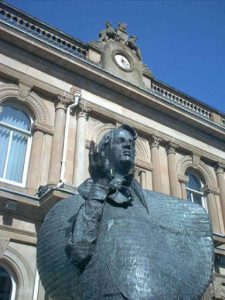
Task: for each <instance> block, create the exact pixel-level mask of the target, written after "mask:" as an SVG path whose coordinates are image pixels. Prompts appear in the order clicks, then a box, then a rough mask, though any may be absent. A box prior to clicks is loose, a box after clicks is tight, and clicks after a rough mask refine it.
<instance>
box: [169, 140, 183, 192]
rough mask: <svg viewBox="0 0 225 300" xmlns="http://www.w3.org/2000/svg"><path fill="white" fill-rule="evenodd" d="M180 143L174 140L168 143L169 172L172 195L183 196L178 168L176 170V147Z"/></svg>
mask: <svg viewBox="0 0 225 300" xmlns="http://www.w3.org/2000/svg"><path fill="white" fill-rule="evenodd" d="M177 148H178V145H177V144H176V143H174V142H168V143H167V145H166V149H167V157H168V172H169V181H170V193H171V196H174V197H181V191H180V188H179V184H178V178H177V170H176V149H177Z"/></svg>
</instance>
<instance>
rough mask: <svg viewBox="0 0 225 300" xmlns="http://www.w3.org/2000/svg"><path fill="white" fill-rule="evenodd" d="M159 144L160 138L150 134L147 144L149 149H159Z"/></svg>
mask: <svg viewBox="0 0 225 300" xmlns="http://www.w3.org/2000/svg"><path fill="white" fill-rule="evenodd" d="M161 142H162V138H161V137H159V136H157V135H155V134H152V135H151V137H150V139H149V143H150V146H151V148H154V147H156V148H159V145H160V143H161Z"/></svg>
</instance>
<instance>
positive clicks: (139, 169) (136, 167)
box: [134, 166, 142, 177]
mask: <svg viewBox="0 0 225 300" xmlns="http://www.w3.org/2000/svg"><path fill="white" fill-rule="evenodd" d="M141 171H142V169H141V168H140V167H138V166H135V167H134V176H135V177H136V176H138V175H139V174H140V172H141Z"/></svg>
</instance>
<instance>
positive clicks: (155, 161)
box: [149, 134, 162, 192]
mask: <svg viewBox="0 0 225 300" xmlns="http://www.w3.org/2000/svg"><path fill="white" fill-rule="evenodd" d="M161 141H162V138H160V137H159V136H157V135H155V134H153V135H152V136H151V138H150V139H149V143H150V148H151V154H152V165H153V170H152V185H153V190H154V191H156V192H161V174H160V157H159V145H160V142H161Z"/></svg>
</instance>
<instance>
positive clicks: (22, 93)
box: [18, 82, 32, 101]
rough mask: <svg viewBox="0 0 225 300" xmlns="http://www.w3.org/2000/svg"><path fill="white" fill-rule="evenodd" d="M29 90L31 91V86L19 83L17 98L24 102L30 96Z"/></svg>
mask: <svg viewBox="0 0 225 300" xmlns="http://www.w3.org/2000/svg"><path fill="white" fill-rule="evenodd" d="M31 89H32V86H31V85H29V84H27V83H24V82H19V88H18V93H19V97H18V98H20V99H21V100H22V101H25V98H26V97H27V96H28V95H29V94H30V91H31Z"/></svg>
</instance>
